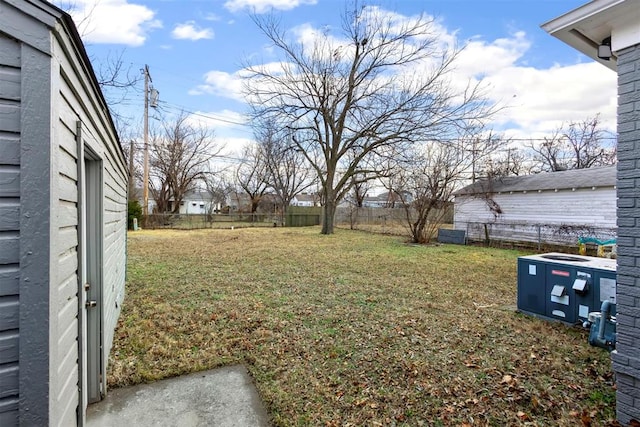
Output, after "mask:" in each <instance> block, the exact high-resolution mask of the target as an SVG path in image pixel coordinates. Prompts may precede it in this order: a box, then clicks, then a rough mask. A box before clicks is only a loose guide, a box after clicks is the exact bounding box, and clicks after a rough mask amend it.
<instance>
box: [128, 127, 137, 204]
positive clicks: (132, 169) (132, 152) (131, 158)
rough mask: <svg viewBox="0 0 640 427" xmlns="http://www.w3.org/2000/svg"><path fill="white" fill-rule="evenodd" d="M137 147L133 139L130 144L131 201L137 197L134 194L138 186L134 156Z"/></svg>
mask: <svg viewBox="0 0 640 427" xmlns="http://www.w3.org/2000/svg"><path fill="white" fill-rule="evenodd" d="M134 150H135V145H134V144H133V139H132V140H131V142H130V143H129V200H135V199H136V195H135V194H134V191H135V188H136V184H135V177H134V172H133V171H134V167H133V159H134V158H135V156H134Z"/></svg>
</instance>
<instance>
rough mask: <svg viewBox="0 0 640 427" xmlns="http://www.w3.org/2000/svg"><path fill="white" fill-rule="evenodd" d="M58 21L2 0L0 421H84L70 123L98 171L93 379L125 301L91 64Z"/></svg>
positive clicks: (39, 7)
mask: <svg viewBox="0 0 640 427" xmlns="http://www.w3.org/2000/svg"><path fill="white" fill-rule="evenodd" d="M60 17H61V15H60V13H59V11H57V10H55V9H52V8H50V7H49V5H47V4H46V3H41V2H39V1H33V2H25V1H20V0H0V426H2V427H9V426H14V425H51V426H73V425H76V424H77V423H78V421H79V419H78V414H79V415H80V421H82V420H83V418H84V412H85V408H84V405H83V402H82V400H83V399H82V398H81V396H80V394H79V388H80V387H82V386H83V384H84V382H83V380H82V378H81V377H80V374H81V373H82V368H81V366H80V365H81V363H80V361H81V359H82V355H81V353H80V348H81V347H82V346H81V341H82V340H81V337H80V334H79V333H80V331H81V330H82V328H81V326H80V323H81V322H80V320H81V319H82V311H81V310H80V309H81V308H82V307H83V305H82V301H80V295H79V289H81V286H80V285H81V283H80V264H79V260H80V259H81V257H79V254H78V252H79V247H80V236H79V233H80V232H81V230H82V228H81V226H80V215H79V206H80V203H79V193H80V191H81V190H79V188H80V187H79V182H80V180H79V176H78V171H79V170H81V168H80V163H79V162H82V161H83V159H84V154H83V153H82V152H79V145H78V140H79V139H80V138H79V133H78V132H79V129H80V132H81V134H82V139H81V142H82V144H80V145H81V146H83V147H86V149H87V150H89V151H91V152H92V154H93V155H94V156H95V157H97V159H94V160H98V162H97V164H99V165H101V167H102V170H101V171H100V176H101V177H102V179H103V182H102V183H100V184H101V193H102V195H103V200H102V201H101V205H102V208H103V209H102V211H101V212H99V216H100V218H101V219H102V226H101V229H102V231H103V235H102V240H103V242H102V245H101V247H100V249H101V250H102V256H101V259H102V265H101V266H100V267H101V270H100V272H101V273H100V274H101V279H102V286H103V292H102V295H101V300H100V301H99V303H101V304H102V314H103V318H102V320H101V322H100V324H101V325H102V330H103V334H102V335H101V337H100V354H99V357H100V359H101V360H102V366H103V370H102V376H103V378H104V377H105V376H106V366H107V361H108V354H109V351H110V349H111V346H112V341H113V335H114V329H115V326H116V322H117V319H118V316H119V314H120V307H121V305H122V300H123V298H124V279H125V262H126V251H125V250H126V226H127V223H126V220H127V218H126V215H127V211H126V200H127V194H126V189H127V184H126V182H127V174H126V168H125V162H124V157H123V155H122V151H121V150H120V147H119V145H118V142H117V135H116V133H115V130H114V128H113V125H112V122H111V120H110V117H109V113H108V110H107V108H106V106H105V105H104V103H103V102H102V98H101V97H100V94H99V93H97V92H96V88H95V86H94V84H93V80H92V78H91V76H90V73H91V70H90V68H89V67H88V64H87V63H85V62H84V58H83V57H82V56H80V55H78V48H77V45H76V44H75V42H76V40H75V39H74V38H73V37H70V35H69V34H68V33H67V32H66V27H65V26H64V25H63V24H62V23H61V21H60ZM79 124H80V126H79ZM105 383H106V382H103V384H105ZM101 393H106V386H104V387H103V388H102V390H101Z"/></svg>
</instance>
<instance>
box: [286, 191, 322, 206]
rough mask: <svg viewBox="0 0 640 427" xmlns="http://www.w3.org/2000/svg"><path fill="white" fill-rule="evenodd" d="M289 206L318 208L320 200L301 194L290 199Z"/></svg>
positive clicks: (314, 196) (313, 196) (310, 195)
mask: <svg viewBox="0 0 640 427" xmlns="http://www.w3.org/2000/svg"><path fill="white" fill-rule="evenodd" d="M289 205H291V206H305V207H313V206H320V200H319V198H318V196H317V195H314V194H307V193H302V194H298V195H296V196H295V197H294V198H293V199H291V203H289Z"/></svg>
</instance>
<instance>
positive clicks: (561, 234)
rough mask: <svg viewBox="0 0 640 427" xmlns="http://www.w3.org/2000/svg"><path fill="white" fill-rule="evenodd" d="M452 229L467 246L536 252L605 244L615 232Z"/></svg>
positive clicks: (511, 226)
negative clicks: (584, 242) (463, 235)
mask: <svg viewBox="0 0 640 427" xmlns="http://www.w3.org/2000/svg"><path fill="white" fill-rule="evenodd" d="M455 228H456V229H458V230H465V231H466V237H467V241H468V242H471V243H474V242H475V243H478V242H479V243H484V244H486V245H505V244H506V245H511V246H530V247H536V248H537V249H538V250H542V249H543V248H549V247H557V246H563V247H575V248H577V247H578V244H579V240H580V239H593V240H599V241H607V240H614V239H616V236H617V229H616V228H605V227H595V226H592V225H579V224H526V223H499V222H491V223H483V222H468V223H456V224H455ZM592 246H593V247H595V246H596V245H595V244H592Z"/></svg>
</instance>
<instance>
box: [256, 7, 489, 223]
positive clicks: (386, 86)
mask: <svg viewBox="0 0 640 427" xmlns="http://www.w3.org/2000/svg"><path fill="white" fill-rule="evenodd" d="M254 21H255V22H256V24H257V25H258V27H259V28H260V30H262V32H263V33H264V35H265V36H266V37H267V38H268V39H269V41H270V42H271V43H272V45H273V46H274V48H275V50H276V51H278V52H280V53H281V54H282V55H283V58H282V59H281V61H280V62H279V63H278V64H279V66H274V65H273V63H272V64H270V65H268V66H259V65H254V66H251V65H249V66H248V67H247V80H246V91H247V96H248V101H249V102H250V103H251V104H252V106H253V108H254V114H255V116H256V117H274V120H276V121H279V122H281V123H289V126H291V128H292V129H294V131H295V133H294V137H293V138H292V141H293V144H294V146H295V147H296V149H298V150H300V151H301V152H303V153H304V154H305V156H306V158H307V160H308V161H309V163H310V164H311V166H312V167H313V168H314V169H315V171H316V173H317V175H318V177H319V180H320V184H321V190H322V199H323V208H324V209H323V223H322V233H323V234H331V233H333V229H334V217H335V211H336V207H337V204H338V203H339V201H340V200H342V198H343V197H344V196H345V195H346V194H347V193H348V192H349V190H351V188H352V186H353V183H354V182H355V181H354V180H353V179H352V177H353V176H359V177H367V179H376V178H377V176H378V175H379V173H380V171H379V170H377V169H375V168H374V169H368V167H369V166H370V165H371V164H372V163H369V164H368V165H363V163H362V160H363V159H364V158H365V157H367V156H382V155H385V153H388V152H389V151H393V150H397V151H402V149H401V147H402V146H410V145H411V144H413V143H414V142H416V141H425V140H428V139H431V138H433V137H435V136H436V135H440V136H442V135H451V134H453V133H456V131H457V129H458V128H460V127H464V126H467V125H469V123H471V122H474V124H477V122H478V121H482V120H483V119H486V118H487V117H489V116H490V115H491V113H492V108H491V107H490V106H489V104H488V103H487V102H486V101H485V100H484V99H483V96H482V93H481V92H482V91H481V89H480V86H479V85H476V84H470V85H467V86H465V87H462V88H456V85H454V84H453V82H452V78H451V76H450V75H449V74H448V73H449V72H450V71H451V69H452V67H453V64H454V60H455V59H456V57H457V55H458V52H459V49H457V48H456V47H451V46H445V47H443V45H445V43H443V41H442V40H441V39H439V37H438V35H437V32H436V29H435V25H434V22H433V21H431V20H428V19H426V18H425V17H417V18H411V19H407V20H405V21H401V20H396V19H394V18H393V17H391V16H390V15H389V14H382V13H379V10H378V9H377V8H370V7H363V8H358V7H357V6H356V7H354V10H352V11H349V12H348V13H346V14H345V15H344V17H343V26H342V30H343V31H342V36H343V38H342V39H338V38H336V37H334V36H333V35H331V34H329V33H328V32H324V33H321V34H317V36H316V37H315V39H314V41H313V43H312V45H303V44H301V43H296V42H295V41H291V40H290V39H288V36H287V34H286V32H285V31H283V30H282V29H281V27H280V26H279V24H278V22H277V20H275V19H274V18H273V17H267V18H263V17H254ZM349 153H354V155H352V156H351V157H349Z"/></svg>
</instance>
